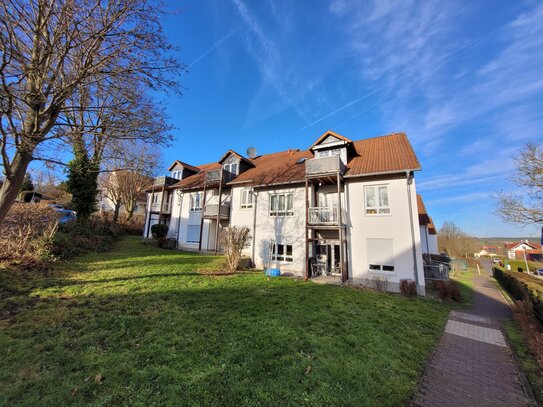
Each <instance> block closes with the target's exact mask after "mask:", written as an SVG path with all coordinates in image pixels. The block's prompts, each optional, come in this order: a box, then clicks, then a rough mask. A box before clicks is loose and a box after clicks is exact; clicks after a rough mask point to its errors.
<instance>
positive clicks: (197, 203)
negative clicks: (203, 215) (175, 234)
mask: <svg viewBox="0 0 543 407" xmlns="http://www.w3.org/2000/svg"><path fill="white" fill-rule="evenodd" d="M201 210H202V193H201V192H194V193H192V194H190V211H191V212H198V211H201Z"/></svg>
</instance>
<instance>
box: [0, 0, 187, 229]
mask: <svg viewBox="0 0 543 407" xmlns="http://www.w3.org/2000/svg"><path fill="white" fill-rule="evenodd" d="M162 13H163V9H162V6H161V5H160V4H157V2H156V1H153V0H109V1H102V0H56V1H52V0H27V1H24V2H22V1H19V0H4V1H2V2H1V3H0V111H1V120H0V136H1V140H0V153H1V157H2V167H3V171H4V175H5V180H4V183H3V185H2V188H1V190H0V224H1V223H2V222H3V220H4V218H5V216H6V213H7V212H8V210H9V208H10V207H11V205H12V204H13V202H14V200H15V197H16V195H17V192H18V190H19V188H20V186H21V184H22V182H23V179H24V175H25V173H26V170H27V168H28V165H29V163H30V162H31V161H32V160H35V159H42V160H46V159H47V158H48V157H40V156H37V155H36V153H37V152H38V151H40V150H39V148H38V147H40V146H41V145H42V144H43V143H46V142H48V141H51V140H56V139H58V138H60V137H64V136H65V135H66V131H63V130H62V125H63V124H66V123H62V120H60V123H59V118H61V117H67V115H68V114H69V113H70V108H71V109H74V108H76V107H81V106H76V105H75V104H73V103H72V104H71V107H70V108H69V107H68V106H67V101H68V100H69V99H72V100H78V96H81V95H84V94H85V93H86V92H90V90H89V89H92V88H93V87H95V86H96V88H95V89H98V86H99V84H104V85H103V86H106V85H105V84H106V83H107V82H106V81H113V80H114V78H118V77H122V78H124V80H127V78H130V79H132V80H133V81H134V83H139V84H140V86H142V87H147V88H154V89H156V88H157V87H161V86H162V87H166V88H168V89H174V88H175V82H174V81H173V80H171V79H169V77H168V74H169V73H170V72H172V71H174V70H177V69H178V68H179V64H178V63H177V62H176V61H175V60H174V59H172V58H170V57H169V56H166V55H168V54H169V51H170V50H171V47H170V45H169V44H168V42H167V41H166V39H165V36H164V35H163V33H162V27H161V24H160V22H159V17H160V15H161V14H162ZM72 130H73V128H72ZM42 150H43V149H42Z"/></svg>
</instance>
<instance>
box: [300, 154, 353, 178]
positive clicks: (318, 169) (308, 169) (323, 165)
mask: <svg viewBox="0 0 543 407" xmlns="http://www.w3.org/2000/svg"><path fill="white" fill-rule="evenodd" d="M338 172H339V173H340V174H344V173H345V164H343V161H342V160H341V157H340V156H339V155H333V156H330V157H322V158H311V159H309V160H307V161H306V162H305V175H306V176H316V175H326V174H337V173H338Z"/></svg>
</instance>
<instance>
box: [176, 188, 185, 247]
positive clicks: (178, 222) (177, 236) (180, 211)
mask: <svg viewBox="0 0 543 407" xmlns="http://www.w3.org/2000/svg"><path fill="white" fill-rule="evenodd" d="M175 192H176V194H177V196H178V197H179V216H178V217H177V230H176V231H175V248H176V249H177V250H179V229H180V228H181V214H182V213H183V196H184V194H183V192H182V191H181V190H180V189H178V190H177V191H175Z"/></svg>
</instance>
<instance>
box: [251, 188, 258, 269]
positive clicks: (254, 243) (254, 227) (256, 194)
mask: <svg viewBox="0 0 543 407" xmlns="http://www.w3.org/2000/svg"><path fill="white" fill-rule="evenodd" d="M251 193H252V194H253V196H254V197H255V205H254V209H253V253H252V257H253V264H254V265H255V267H256V259H255V256H256V252H255V250H256V211H257V208H258V192H255V191H254V190H252V191H251Z"/></svg>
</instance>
